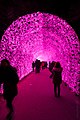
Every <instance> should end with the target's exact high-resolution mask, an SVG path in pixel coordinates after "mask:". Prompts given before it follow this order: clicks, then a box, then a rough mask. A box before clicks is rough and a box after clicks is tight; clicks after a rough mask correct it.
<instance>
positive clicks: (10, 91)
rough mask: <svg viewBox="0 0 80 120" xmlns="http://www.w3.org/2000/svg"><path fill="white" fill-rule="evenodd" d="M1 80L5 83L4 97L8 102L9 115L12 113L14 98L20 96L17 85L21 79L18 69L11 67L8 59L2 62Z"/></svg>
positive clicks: (0, 69) (0, 67)
mask: <svg viewBox="0 0 80 120" xmlns="http://www.w3.org/2000/svg"><path fill="white" fill-rule="evenodd" d="M0 79H1V80H2V83H3V89H4V92H3V97H4V99H5V100H6V103H7V107H8V108H9V113H12V112H13V106H12V101H13V99H14V97H15V96H16V95H17V94H18V90H17V83H18V81H19V77H18V75H17V71H16V69H15V68H13V67H12V66H11V65H10V63H9V61H8V60H7V59H3V60H2V61H1V66H0Z"/></svg>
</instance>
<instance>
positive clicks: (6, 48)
mask: <svg viewBox="0 0 80 120" xmlns="http://www.w3.org/2000/svg"><path fill="white" fill-rule="evenodd" d="M0 46H1V47H0V53H1V56H0V60H1V59H3V58H7V59H8V60H9V61H10V62H11V64H12V65H13V66H15V67H16V68H17V70H18V74H19V77H20V79H21V78H22V77H24V76H25V75H27V74H28V73H29V72H31V71H32V66H31V64H32V61H33V60H35V59H36V58H38V59H40V60H46V61H48V62H49V61H52V60H54V61H60V63H61V65H62V67H63V80H64V81H65V82H66V83H67V84H68V85H69V87H71V88H72V90H73V91H75V92H76V93H79V92H80V90H79V89H80V88H79V86H78V81H79V67H80V65H79V40H78V37H77V35H76V33H75V31H74V30H73V28H72V27H71V26H70V25H69V24H68V23H67V22H66V21H65V20H62V19H61V18H59V17H58V16H55V15H52V14H48V13H40V12H37V13H33V14H27V15H25V16H22V17H19V18H18V19H17V20H16V21H14V22H13V23H12V24H11V25H10V26H9V28H8V29H7V30H6V31H5V33H4V35H3V37H2V40H1V43H0Z"/></svg>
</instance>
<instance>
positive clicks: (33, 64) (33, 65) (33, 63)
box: [32, 61, 35, 71]
mask: <svg viewBox="0 0 80 120" xmlns="http://www.w3.org/2000/svg"><path fill="white" fill-rule="evenodd" d="M34 67H35V62H34V61H33V62H32V69H33V71H34Z"/></svg>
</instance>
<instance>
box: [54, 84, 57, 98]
mask: <svg viewBox="0 0 80 120" xmlns="http://www.w3.org/2000/svg"><path fill="white" fill-rule="evenodd" d="M56 88H57V86H56V84H54V94H55V97H56V96H57V93H56Z"/></svg>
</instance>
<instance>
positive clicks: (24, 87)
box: [0, 69, 80, 120]
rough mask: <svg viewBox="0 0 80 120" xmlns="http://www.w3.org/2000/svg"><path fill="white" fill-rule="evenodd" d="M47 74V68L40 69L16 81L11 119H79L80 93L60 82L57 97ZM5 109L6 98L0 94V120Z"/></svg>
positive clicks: (48, 73) (3, 116)
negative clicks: (16, 93)
mask: <svg viewBox="0 0 80 120" xmlns="http://www.w3.org/2000/svg"><path fill="white" fill-rule="evenodd" d="M49 76H50V72H49V70H48V69H44V70H42V71H41V72H40V73H35V72H32V73H31V74H30V75H29V76H27V77H26V78H24V79H23V80H22V81H21V82H19V84H18V90H19V93H18V95H17V96H16V97H15V99H14V101H13V105H14V114H13V118H12V120H80V97H77V96H75V95H74V93H72V92H71V91H70V90H69V89H68V88H67V87H66V86H64V83H62V85H61V97H60V98H55V96H54V93H53V84H52V79H50V78H49ZM7 113H8V109H7V108H6V102H5V100H3V98H2V97H0V120H6V119H5V118H6V115H7Z"/></svg>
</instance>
